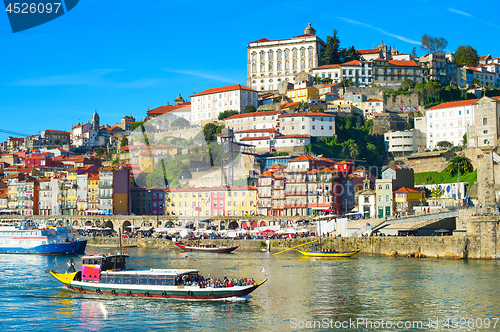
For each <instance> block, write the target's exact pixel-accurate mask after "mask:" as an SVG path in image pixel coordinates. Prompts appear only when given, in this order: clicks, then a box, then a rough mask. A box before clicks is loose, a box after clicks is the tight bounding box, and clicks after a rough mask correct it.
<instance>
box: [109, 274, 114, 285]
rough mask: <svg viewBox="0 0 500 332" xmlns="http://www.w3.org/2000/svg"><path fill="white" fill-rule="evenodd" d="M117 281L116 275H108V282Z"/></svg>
mask: <svg viewBox="0 0 500 332" xmlns="http://www.w3.org/2000/svg"><path fill="white" fill-rule="evenodd" d="M114 283H115V277H114V276H108V284H114Z"/></svg>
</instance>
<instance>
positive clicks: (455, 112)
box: [425, 99, 478, 149]
mask: <svg viewBox="0 0 500 332" xmlns="http://www.w3.org/2000/svg"><path fill="white" fill-rule="evenodd" d="M477 101H478V99H470V100H462V101H453V102H449V103H442V104H439V105H436V106H434V107H431V108H429V109H427V110H425V118H426V124H427V133H426V134H427V135H426V136H427V137H426V140H427V148H428V149H434V148H436V147H437V143H438V142H441V141H448V142H450V143H452V144H453V145H455V146H459V145H462V144H463V136H464V134H465V133H466V132H467V127H469V126H474V104H475V103H476V102H477Z"/></svg>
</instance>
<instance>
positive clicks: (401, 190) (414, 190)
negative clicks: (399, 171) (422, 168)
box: [394, 187, 424, 193]
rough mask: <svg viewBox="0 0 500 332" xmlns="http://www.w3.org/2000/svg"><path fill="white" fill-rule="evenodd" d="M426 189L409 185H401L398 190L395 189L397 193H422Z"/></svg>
mask: <svg viewBox="0 0 500 332" xmlns="http://www.w3.org/2000/svg"><path fill="white" fill-rule="evenodd" d="M422 191H424V190H423V189H420V188H409V187H401V188H399V189H398V190H395V191H394V192H395V193H420V192H422Z"/></svg>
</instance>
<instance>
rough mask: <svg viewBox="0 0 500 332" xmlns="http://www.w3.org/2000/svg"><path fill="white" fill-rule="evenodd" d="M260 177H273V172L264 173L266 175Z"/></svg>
mask: <svg viewBox="0 0 500 332" xmlns="http://www.w3.org/2000/svg"><path fill="white" fill-rule="evenodd" d="M259 176H261V177H264V176H273V174H272V173H271V172H269V171H267V172H264V173H262V174H260V175H259Z"/></svg>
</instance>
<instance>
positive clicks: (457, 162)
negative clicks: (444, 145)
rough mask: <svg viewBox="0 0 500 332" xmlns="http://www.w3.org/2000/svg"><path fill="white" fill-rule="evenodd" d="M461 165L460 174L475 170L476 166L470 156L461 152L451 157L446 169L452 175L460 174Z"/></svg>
mask: <svg viewBox="0 0 500 332" xmlns="http://www.w3.org/2000/svg"><path fill="white" fill-rule="evenodd" d="M459 167H460V174H466V173H470V172H472V171H474V167H473V166H472V163H471V161H470V159H469V158H467V157H466V156H465V155H464V154H460V155H458V156H455V157H453V158H451V159H450V161H449V162H448V166H446V168H445V171H447V172H449V173H450V174H451V176H455V175H457V174H458V169H459Z"/></svg>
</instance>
